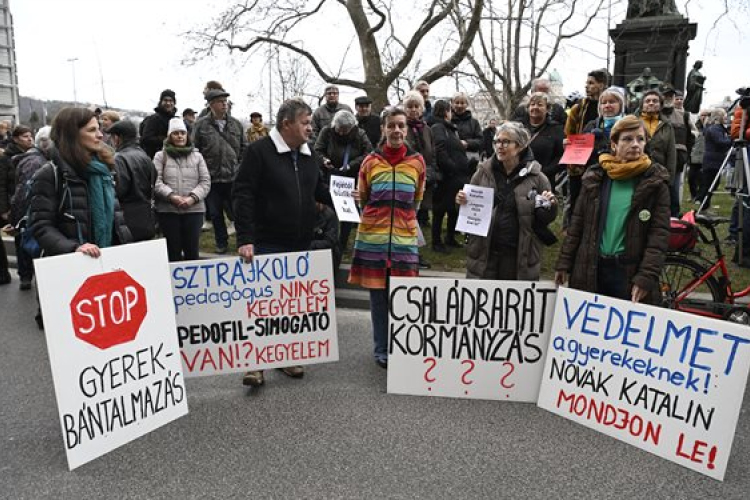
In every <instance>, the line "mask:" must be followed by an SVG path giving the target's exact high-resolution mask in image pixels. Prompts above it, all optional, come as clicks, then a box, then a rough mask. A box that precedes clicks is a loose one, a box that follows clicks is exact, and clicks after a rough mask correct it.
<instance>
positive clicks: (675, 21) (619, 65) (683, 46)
mask: <svg viewBox="0 0 750 500" xmlns="http://www.w3.org/2000/svg"><path fill="white" fill-rule="evenodd" d="M697 29H698V25H697V24H695V23H691V22H690V21H688V20H687V19H686V18H684V17H682V16H681V15H679V14H676V15H669V16H655V17H638V18H635V19H626V20H625V21H623V22H622V23H620V24H618V25H617V27H615V28H613V29H611V30H609V36H610V38H612V41H613V42H614V45H615V69H614V74H613V75H612V76H613V80H612V81H613V84H614V85H617V86H619V87H625V86H626V85H627V83H628V82H630V81H632V80H634V79H635V78H637V77H638V76H640V75H641V73H643V69H644V68H651V74H652V75H654V76H655V77H657V78H658V79H659V80H662V81H663V82H664V83H670V84H672V85H673V86H674V88H676V89H680V90H684V89H685V68H686V67H687V55H688V42H690V40H692V39H693V38H695V35H696V32H697Z"/></svg>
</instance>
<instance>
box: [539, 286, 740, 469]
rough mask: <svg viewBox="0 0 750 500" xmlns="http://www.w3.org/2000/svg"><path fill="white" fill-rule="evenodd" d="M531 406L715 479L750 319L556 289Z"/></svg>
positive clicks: (729, 436)
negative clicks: (536, 398)
mask: <svg viewBox="0 0 750 500" xmlns="http://www.w3.org/2000/svg"><path fill="white" fill-rule="evenodd" d="M552 332H553V333H552V338H551V340H550V342H551V343H550V347H549V353H548V355H547V362H546V364H545V367H544V376H543V378H542V387H541V391H540V393H539V406H540V407H542V408H544V409H546V410H549V411H551V412H553V413H556V414H558V415H561V416H563V417H565V418H568V419H571V420H573V421H575V422H578V423H580V424H583V425H585V426H587V427H590V428H592V429H595V430H597V431H599V432H602V433H604V434H607V435H609V436H612V437H614V438H616V439H619V440H621V441H624V442H626V443H628V444H631V445H633V446H636V447H638V448H641V449H643V450H646V451H648V452H651V453H653V454H655V455H658V456H660V457H662V458H666V459H667V460H670V461H672V462H675V463H677V464H680V465H683V466H685V467H688V468H690V469H693V470H695V471H698V472H701V473H703V474H706V475H708V476H711V477H713V478H715V479H719V480H721V479H723V478H724V473H725V471H726V467H727V462H728V460H729V452H730V450H731V447H732V440H733V438H734V431H735V427H736V425H737V418H738V416H739V412H740V407H741V405H742V396H743V394H744V392H745V383H746V381H747V376H748V369H749V368H750V328H748V327H747V326H742V325H738V324H734V323H729V322H726V321H719V320H714V319H709V318H704V317H701V316H696V315H689V314H686V313H681V312H676V311H671V310H668V309H661V308H657V307H653V306H647V305H642V304H634V303H631V302H627V301H622V300H617V299H611V298H608V297H603V296H597V295H594V294H590V293H586V292H581V291H579V290H572V289H569V288H561V289H560V291H559V293H558V297H557V307H556V308H555V320H554V325H553V330H552Z"/></svg>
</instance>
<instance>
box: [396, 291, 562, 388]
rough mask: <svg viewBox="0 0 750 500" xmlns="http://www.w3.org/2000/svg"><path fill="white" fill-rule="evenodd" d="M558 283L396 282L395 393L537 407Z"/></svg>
mask: <svg viewBox="0 0 750 500" xmlns="http://www.w3.org/2000/svg"><path fill="white" fill-rule="evenodd" d="M555 293H556V292H555V285H554V284H553V283H550V282H526V281H485V280H451V279H431V278H391V288H390V318H389V325H388V333H389V336H388V339H389V341H388V352H389V354H388V392H389V393H392V394H414V395H418V396H446V397H454V398H472V399H493V400H501V401H526V402H535V401H536V399H537V395H538V393H539V382H540V380H541V377H542V368H543V366H544V358H545V355H546V350H547V344H548V339H549V335H550V327H551V325H552V312H553V311H554V305H555Z"/></svg>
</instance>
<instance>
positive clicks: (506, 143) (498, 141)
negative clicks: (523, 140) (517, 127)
mask: <svg viewBox="0 0 750 500" xmlns="http://www.w3.org/2000/svg"><path fill="white" fill-rule="evenodd" d="M515 143H516V141H511V140H510V139H495V146H502V147H504V148H507V147H508V146H510V145H511V144H515Z"/></svg>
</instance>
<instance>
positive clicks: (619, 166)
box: [599, 153, 651, 181]
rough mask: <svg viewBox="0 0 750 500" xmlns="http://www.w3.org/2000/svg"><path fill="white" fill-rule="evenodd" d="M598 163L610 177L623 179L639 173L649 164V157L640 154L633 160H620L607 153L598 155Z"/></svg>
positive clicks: (617, 179)
mask: <svg viewBox="0 0 750 500" xmlns="http://www.w3.org/2000/svg"><path fill="white" fill-rule="evenodd" d="M599 165H601V166H602V168H603V169H604V171H605V172H607V175H608V176H609V178H610V179H612V180H613V181H619V180H623V179H632V178H633V177H635V176H638V175H641V174H642V173H643V172H645V171H646V170H648V167H650V166H651V158H649V157H648V156H646V155H641V157H640V158H638V159H637V160H635V161H620V160H618V159H617V157H616V156H612V155H611V154H609V153H604V154H601V155H599Z"/></svg>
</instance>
